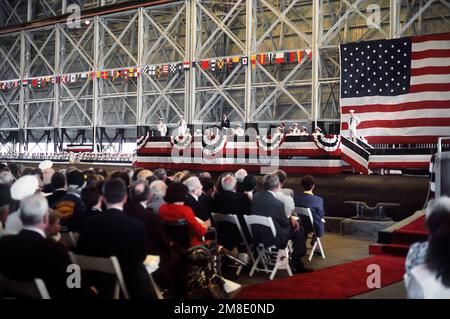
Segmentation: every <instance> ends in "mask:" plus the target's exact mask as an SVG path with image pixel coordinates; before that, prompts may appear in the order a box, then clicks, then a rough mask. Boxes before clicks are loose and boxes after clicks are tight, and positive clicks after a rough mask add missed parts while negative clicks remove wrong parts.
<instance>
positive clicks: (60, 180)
mask: <svg viewBox="0 0 450 319" xmlns="http://www.w3.org/2000/svg"><path fill="white" fill-rule="evenodd" d="M50 183H51V184H52V187H53V193H52V194H50V195H48V196H47V197H46V198H47V201H48V206H49V207H53V206H54V205H55V203H56V202H58V201H60V200H61V198H63V197H64V196H66V194H67V190H66V176H65V175H64V174H63V173H60V172H56V173H55V174H53V176H52V178H51V180H50Z"/></svg>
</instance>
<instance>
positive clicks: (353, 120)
mask: <svg viewBox="0 0 450 319" xmlns="http://www.w3.org/2000/svg"><path fill="white" fill-rule="evenodd" d="M347 123H348V137H349V138H350V139H351V140H352V141H353V142H356V139H357V138H358V134H357V132H356V128H357V127H358V125H359V124H361V120H360V119H359V118H358V117H357V116H356V115H355V110H350V117H349V118H348V122H347Z"/></svg>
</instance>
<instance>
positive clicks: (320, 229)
mask: <svg viewBox="0 0 450 319" xmlns="http://www.w3.org/2000/svg"><path fill="white" fill-rule="evenodd" d="M294 202H295V206H296V207H306V208H310V209H311V213H312V216H313V220H314V227H315V229H316V232H317V236H319V237H320V236H322V235H323V233H324V231H325V227H324V226H325V225H324V223H323V222H322V218H324V216H325V210H324V209H323V199H322V197H320V196H317V195H311V194H299V195H295V197H294ZM304 220H305V218H303V219H302V224H303V227H305V230H307V231H312V229H311V223H310V222H309V221H306V222H304Z"/></svg>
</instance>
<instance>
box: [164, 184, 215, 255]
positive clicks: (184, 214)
mask: <svg viewBox="0 0 450 319" xmlns="http://www.w3.org/2000/svg"><path fill="white" fill-rule="evenodd" d="M188 191H189V190H188V188H187V187H186V185H183V184H181V183H176V182H174V183H172V184H170V186H169V187H168V188H167V192H166V196H165V197H164V200H165V201H166V204H163V205H161V207H160V208H159V215H160V217H161V219H162V220H163V221H167V222H175V221H178V220H180V219H185V220H186V222H187V223H188V225H189V226H190V229H191V245H192V246H195V245H199V244H201V242H202V237H203V236H205V234H206V231H207V229H208V228H209V227H210V226H211V223H210V222H209V220H208V221H205V222H203V221H201V220H200V219H198V218H196V217H195V215H194V212H193V211H192V208H190V207H189V206H186V205H185V204H184V202H185V201H186V196H187V194H188Z"/></svg>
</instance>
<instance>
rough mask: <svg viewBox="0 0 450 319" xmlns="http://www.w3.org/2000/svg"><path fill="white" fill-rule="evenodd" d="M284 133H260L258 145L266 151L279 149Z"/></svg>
mask: <svg viewBox="0 0 450 319" xmlns="http://www.w3.org/2000/svg"><path fill="white" fill-rule="evenodd" d="M283 137H284V135H283V134H277V133H275V134H273V135H270V134H269V135H261V136H260V135H258V147H259V148H262V149H263V150H265V151H274V150H276V149H278V148H279V147H280V145H281V143H282V142H283Z"/></svg>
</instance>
